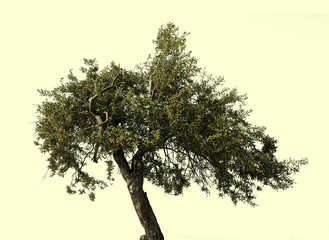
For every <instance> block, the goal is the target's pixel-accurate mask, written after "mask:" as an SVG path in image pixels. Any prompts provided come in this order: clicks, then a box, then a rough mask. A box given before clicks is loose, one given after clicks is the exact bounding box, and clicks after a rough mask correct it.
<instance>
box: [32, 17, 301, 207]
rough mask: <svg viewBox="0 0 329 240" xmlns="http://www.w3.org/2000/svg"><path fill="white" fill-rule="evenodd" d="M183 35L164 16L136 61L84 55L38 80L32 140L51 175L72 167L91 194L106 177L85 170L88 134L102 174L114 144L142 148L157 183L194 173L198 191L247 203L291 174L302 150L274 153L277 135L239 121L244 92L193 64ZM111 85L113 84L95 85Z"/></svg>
mask: <svg viewBox="0 0 329 240" xmlns="http://www.w3.org/2000/svg"><path fill="white" fill-rule="evenodd" d="M187 35H188V34H187V33H183V34H180V33H179V30H178V28H177V27H176V26H174V25H173V24H172V23H169V24H168V25H167V26H165V27H161V28H160V30H159V33H158V35H157V38H156V39H155V40H154V44H155V53H154V55H153V56H152V55H150V56H149V57H148V59H147V60H146V62H145V63H143V64H141V65H139V66H138V67H137V68H136V69H137V70H134V71H127V70H125V69H123V68H121V67H120V65H118V64H116V63H113V62H112V63H111V64H110V65H109V66H106V67H105V68H104V69H103V70H100V69H99V66H98V64H97V63H96V61H95V60H93V59H92V60H85V65H84V66H83V67H82V68H81V71H82V73H83V74H84V76H85V77H84V79H78V78H77V77H76V76H75V75H74V74H73V72H72V71H71V72H70V73H69V75H68V77H67V80H66V81H64V80H62V81H61V84H60V85H59V86H58V87H56V88H55V89H53V90H51V91H49V90H39V92H40V94H41V95H42V96H44V97H45V98H46V100H45V101H44V102H42V103H41V104H40V105H38V108H37V112H38V121H37V123H36V133H37V140H36V141H35V144H36V145H38V146H39V148H40V150H41V152H43V153H48V162H49V165H48V168H49V169H50V170H51V173H52V176H53V175H59V176H62V177H63V176H64V175H65V174H66V173H67V172H68V171H69V170H72V171H73V175H72V182H71V184H70V185H69V186H67V192H68V193H69V194H74V193H77V192H78V193H80V194H84V193H87V192H88V194H89V197H90V199H91V200H94V199H95V194H94V192H95V189H96V187H97V186H99V187H100V188H104V187H106V183H105V181H100V180H97V179H95V178H94V177H93V176H91V175H90V173H87V172H86V171H84V167H85V166H86V165H87V164H89V163H90V164H94V163H92V159H93V155H94V154H95V151H96V145H97V144H98V145H99V151H98V152H97V154H98V156H97V157H98V159H99V160H104V161H106V164H107V169H106V171H107V175H108V180H109V181H112V180H113V178H112V171H113V168H114V165H113V161H112V158H111V153H112V152H113V151H114V150H115V149H123V150H124V153H125V155H126V156H132V155H133V154H134V153H135V152H136V151H137V149H143V153H144V155H143V169H144V173H143V174H144V177H145V178H146V179H147V180H149V181H150V182H152V183H153V184H155V185H157V186H160V187H163V188H164V190H165V192H166V193H172V194H180V193H182V191H183V189H184V188H186V187H188V186H189V185H190V183H191V181H195V182H196V183H197V184H199V185H200V187H201V190H203V191H205V192H209V187H215V188H216V189H217V190H218V192H219V195H220V196H225V195H228V196H229V197H231V199H232V201H233V202H234V203H237V202H238V201H243V202H247V203H249V204H252V205H254V201H253V200H254V198H255V195H254V191H255V190H258V191H259V190H262V188H263V186H266V185H267V186H270V187H272V188H274V189H286V188H289V187H291V186H292V184H293V179H292V178H291V174H292V173H296V172H298V171H299V168H300V166H301V165H303V164H307V160H305V159H303V160H300V161H296V160H289V161H279V160H278V159H277V158H276V157H275V152H276V149H277V140H275V139H274V138H272V137H270V136H268V135H267V134H266V133H265V128H264V127H259V126H254V125H252V124H251V123H249V122H248V121H247V118H248V116H249V113H250V111H248V110H245V109H244V108H243V107H244V105H245V100H246V96H245V95H239V94H238V93H237V90H236V89H228V88H224V87H223V83H224V80H223V78H222V77H213V76H212V75H210V74H208V73H207V72H206V71H204V70H201V69H200V68H199V67H198V66H197V60H196V59H195V58H194V57H192V56H191V52H188V51H186V37H187ZM118 76H120V77H119V78H118V79H117V77H118ZM115 79H116V80H115ZM115 81H117V82H115ZM110 85H112V86H114V85H115V86H116V87H113V88H111V89H110V90H109V91H104V89H105V88H106V87H108V86H110ZM95 95H97V98H95V102H94V108H95V111H97V112H100V113H101V112H107V113H108V116H109V118H108V122H107V127H106V128H105V130H104V131H102V130H101V127H100V126H97V124H96V121H95V118H94V117H93V116H92V114H91V112H90V108H89V107H90V106H89V101H88V100H89V99H90V98H91V97H92V96H95ZM259 146H260V147H259Z"/></svg>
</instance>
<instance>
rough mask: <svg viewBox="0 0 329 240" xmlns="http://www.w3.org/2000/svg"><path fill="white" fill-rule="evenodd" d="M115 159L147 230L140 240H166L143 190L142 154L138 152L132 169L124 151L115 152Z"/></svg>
mask: <svg viewBox="0 0 329 240" xmlns="http://www.w3.org/2000/svg"><path fill="white" fill-rule="evenodd" d="M113 157H114V160H115V161H116V163H117V164H118V166H119V168H120V172H121V174H122V177H123V179H124V180H125V181H126V183H127V187H128V190H129V193H130V197H131V200H132V202H133V205H134V208H135V210H136V213H137V215H138V218H139V221H140V222H141V224H142V226H143V228H144V230H145V235H143V236H141V237H140V240H164V237H163V234H162V232H161V229H160V226H159V224H158V221H157V219H156V217H155V214H154V212H153V210H152V207H151V205H150V202H149V200H148V198H147V195H146V192H144V190H143V180H144V178H143V164H142V153H141V152H140V151H137V153H136V154H135V155H134V157H133V159H132V166H131V167H129V165H128V162H127V160H126V158H125V156H124V153H123V151H122V150H117V151H113Z"/></svg>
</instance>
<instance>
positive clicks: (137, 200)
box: [127, 183, 164, 240]
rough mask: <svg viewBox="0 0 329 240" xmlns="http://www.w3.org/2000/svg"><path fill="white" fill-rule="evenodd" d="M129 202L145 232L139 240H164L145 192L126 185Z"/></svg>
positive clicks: (131, 185) (132, 185)
mask: <svg viewBox="0 0 329 240" xmlns="http://www.w3.org/2000/svg"><path fill="white" fill-rule="evenodd" d="M127 186H128V190H129V193H130V197H131V200H132V202H133V205H134V207H135V210H136V213H137V215H138V217H139V220H140V222H141V224H142V226H143V228H144V230H145V235H144V236H141V238H140V239H141V240H164V237H163V234H162V232H161V229H160V226H159V224H158V222H157V219H156V217H155V214H154V212H153V210H152V207H151V205H150V202H149V200H148V197H147V194H146V192H144V191H143V188H138V187H137V188H135V187H134V183H132V184H130V185H129V184H127Z"/></svg>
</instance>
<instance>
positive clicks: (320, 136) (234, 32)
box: [0, 0, 329, 240]
mask: <svg viewBox="0 0 329 240" xmlns="http://www.w3.org/2000/svg"><path fill="white" fill-rule="evenodd" d="M224 2H229V4H228V3H224ZM326 3H327V1H243V0H241V1H206V0H203V1H177V0H176V1H98V0H92V1H69V0H65V1H64V0H63V1H35V0H32V1H23V0H21V1H1V2H0V24H1V28H0V34H1V38H0V61H1V62H0V69H1V70H0V79H1V93H0V98H1V110H0V112H1V118H0V121H1V124H0V127H1V145H0V146H1V157H0V158H1V160H0V194H1V195H0V240H21V239H31V240H32V239H33V240H45V239H46V240H74V239H79V240H89V239H97V240H105V239H107V240H108V239H123V240H125V239H136V240H137V239H138V236H140V235H141V234H142V233H143V229H142V228H141V227H140V224H139V222H138V219H137V216H136V214H135V213H134V210H133V207H132V205H131V202H130V199H129V196H128V193H127V190H126V188H125V186H124V185H123V181H122V180H121V178H120V177H117V178H116V179H117V180H116V181H115V183H114V185H113V186H111V187H109V188H107V189H106V190H104V191H102V192H98V193H97V195H96V197H97V199H96V201H95V202H94V203H92V202H90V201H89V200H88V199H87V197H86V196H69V195H67V194H66V193H65V185H66V184H67V183H69V181H70V178H69V176H68V178H66V179H59V178H47V179H46V180H43V179H42V177H43V176H44V174H45V172H46V161H45V159H46V156H44V155H42V154H40V153H39V151H38V149H37V148H35V147H34V146H33V144H32V142H33V139H34V135H33V134H34V124H33V122H34V121H35V120H36V117H35V106H34V104H37V103H40V101H41V100H42V99H41V98H40V97H39V96H38V94H37V92H36V89H37V88H47V89H50V88H53V87H55V86H57V85H58V83H59V79H60V78H61V77H65V76H66V75H67V73H68V71H69V69H71V68H73V69H74V70H75V71H76V72H78V68H79V67H80V66H81V64H82V59H83V58H93V57H95V58H97V59H98V62H99V63H100V65H101V66H104V65H106V64H108V63H109V62H110V61H112V60H114V61H116V62H119V63H121V65H122V67H125V68H127V69H132V68H133V67H134V66H135V64H138V63H140V62H143V61H144V60H145V59H146V57H147V55H148V54H149V53H152V52H153V44H152V39H154V38H155V36H156V33H157V30H158V28H159V27H160V26H161V25H162V24H166V23H167V22H169V21H172V22H174V23H175V24H176V25H177V26H179V27H180V29H181V31H188V32H191V35H190V36H189V38H188V43H187V44H188V48H189V49H190V50H192V52H193V55H194V56H196V57H197V58H198V59H199V63H200V66H202V67H203V66H206V67H207V69H208V71H209V72H211V73H213V74H214V75H224V76H225V79H226V83H227V86H230V87H237V88H238V90H239V92H240V93H248V96H249V99H248V106H247V107H248V108H251V109H253V110H254V111H253V113H252V115H251V117H250V121H252V122H254V123H255V124H259V125H265V126H267V127H268V130H267V132H268V133H269V134H270V135H272V136H274V137H276V138H277V139H279V151H278V157H279V158H280V159H284V158H289V157H292V158H301V157H308V158H309V160H310V164H309V165H308V166H306V167H305V168H303V169H302V172H301V173H300V174H298V175H297V176H296V177H295V179H296V181H297V185H295V187H294V188H293V189H290V190H288V191H285V192H275V191H272V190H265V191H264V192H260V193H259V194H258V204H259V207H257V208H251V207H249V206H247V205H243V204H239V205H238V206H236V207H234V206H233V205H232V204H231V202H230V201H229V200H228V199H219V198H217V196H216V192H214V193H213V195H212V196H210V197H208V198H206V197H205V195H204V194H203V193H200V192H199V190H198V188H197V187H195V186H193V187H192V188H191V189H189V190H188V191H186V192H185V193H184V195H183V196H180V197H171V196H165V195H164V194H163V192H162V191H161V190H159V189H155V188H153V187H151V186H150V185H146V190H147V192H148V195H149V197H150V201H151V204H152V206H153V207H154V210H155V212H156V214H157V217H158V220H159V223H160V225H161V226H162V229H163V232H164V234H165V237H166V239H167V240H183V239H184V240H210V239H211V240H214V239H231V240H242V239H249V240H292V239H294V240H320V239H321V240H329V206H328V202H329V197H328V192H329V187H328V182H329V181H328V180H329V177H328V169H329V159H328V148H329V141H328V136H329V128H328V122H329V117H328V103H329V97H328V90H329V84H328V80H329V67H328V63H329V59H328V56H329V14H328V13H329V11H328V6H327V4H326ZM99 171H100V168H97V172H98V173H99Z"/></svg>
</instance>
